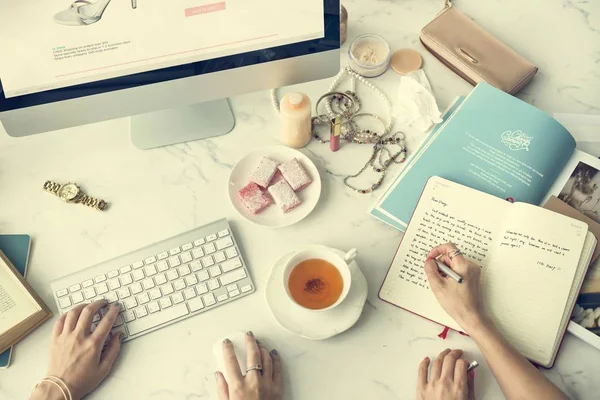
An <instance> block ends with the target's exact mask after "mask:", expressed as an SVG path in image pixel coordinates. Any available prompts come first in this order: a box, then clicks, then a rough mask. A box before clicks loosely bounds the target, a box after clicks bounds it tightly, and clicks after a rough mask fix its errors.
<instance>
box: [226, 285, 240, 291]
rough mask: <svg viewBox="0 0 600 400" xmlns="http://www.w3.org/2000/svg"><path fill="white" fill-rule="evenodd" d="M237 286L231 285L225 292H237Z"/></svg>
mask: <svg viewBox="0 0 600 400" xmlns="http://www.w3.org/2000/svg"><path fill="white" fill-rule="evenodd" d="M237 288H238V285H236V284H235V283H234V284H233V285H229V286H227V291H228V292H233V291H234V290H237Z"/></svg>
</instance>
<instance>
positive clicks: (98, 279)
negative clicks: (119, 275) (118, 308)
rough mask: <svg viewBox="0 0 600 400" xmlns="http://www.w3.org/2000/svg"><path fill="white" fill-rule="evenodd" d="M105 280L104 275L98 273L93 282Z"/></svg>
mask: <svg viewBox="0 0 600 400" xmlns="http://www.w3.org/2000/svg"><path fill="white" fill-rule="evenodd" d="M105 280H106V275H98V276H97V277H95V278H94V282H96V283H100V282H104V281H105Z"/></svg>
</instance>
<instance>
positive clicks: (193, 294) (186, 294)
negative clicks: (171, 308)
mask: <svg viewBox="0 0 600 400" xmlns="http://www.w3.org/2000/svg"><path fill="white" fill-rule="evenodd" d="M183 296H184V297H185V299H186V300H189V299H193V298H194V297H196V291H195V290H194V288H189V289H185V290H184V291H183Z"/></svg>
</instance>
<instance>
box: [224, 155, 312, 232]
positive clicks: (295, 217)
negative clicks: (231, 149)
mask: <svg viewBox="0 0 600 400" xmlns="http://www.w3.org/2000/svg"><path fill="white" fill-rule="evenodd" d="M263 157H267V158H270V159H272V160H274V161H277V162H279V163H284V162H286V161H289V160H291V159H292V158H296V159H297V160H298V162H299V163H300V164H301V165H302V167H303V168H304V169H305V170H306V173H307V174H308V176H310V178H311V179H312V183H311V184H310V185H308V187H306V188H305V189H303V190H301V191H300V192H297V195H298V197H299V198H300V200H302V204H300V205H299V206H298V207H296V208H294V209H293V210H291V211H289V212H287V213H284V212H283V211H282V210H281V209H280V208H279V206H277V205H276V204H271V205H270V206H269V207H267V209H265V210H264V211H262V212H260V213H258V214H252V213H251V212H250V211H248V209H247V208H246V206H245V205H244V203H243V202H242V200H241V199H240V197H239V196H238V191H239V190H240V189H242V188H243V187H244V186H246V185H247V184H248V182H249V181H250V174H251V173H252V171H253V170H254V168H256V166H257V165H258V163H259V161H260V160H261V158H263ZM320 196H321V176H320V175H319V170H318V169H317V167H316V166H315V164H314V163H313V162H312V161H311V160H310V158H308V157H307V156H305V155H304V154H302V153H301V152H299V151H298V150H294V149H291V148H289V147H285V146H271V147H265V148H264V149H261V150H258V151H255V152H252V153H250V154H248V155H246V156H245V157H244V158H242V159H241V160H240V161H238V162H237V164H235V167H233V170H232V171H231V175H230V177H229V199H230V200H231V204H233V207H234V208H235V209H236V211H237V212H238V213H239V214H240V215H241V216H242V217H244V218H245V219H247V220H248V221H250V222H253V223H255V224H257V225H261V226H268V227H273V228H274V227H284V226H289V225H293V224H295V223H297V222H300V221H301V220H303V219H304V218H306V217H307V216H308V214H310V213H311V211H312V210H313V209H314V208H315V206H316V205H317V203H318V202H319V197H320Z"/></svg>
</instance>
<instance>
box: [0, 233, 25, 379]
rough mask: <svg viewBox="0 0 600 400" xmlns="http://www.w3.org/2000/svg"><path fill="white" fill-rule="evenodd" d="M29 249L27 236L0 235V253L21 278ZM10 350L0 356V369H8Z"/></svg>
mask: <svg viewBox="0 0 600 400" xmlns="http://www.w3.org/2000/svg"><path fill="white" fill-rule="evenodd" d="M30 247H31V237H30V236H29V235H0V251H2V252H3V253H4V255H6V257H8V259H9V260H10V262H11V263H12V264H13V265H14V266H15V268H16V269H17V270H18V271H19V272H20V273H21V275H23V276H25V275H26V273H27V264H28V262H29V249H30ZM12 350H13V349H12V348H10V349H8V350H6V351H5V352H4V353H1V354H0V368H8V367H9V365H10V359H11V355H12Z"/></svg>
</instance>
